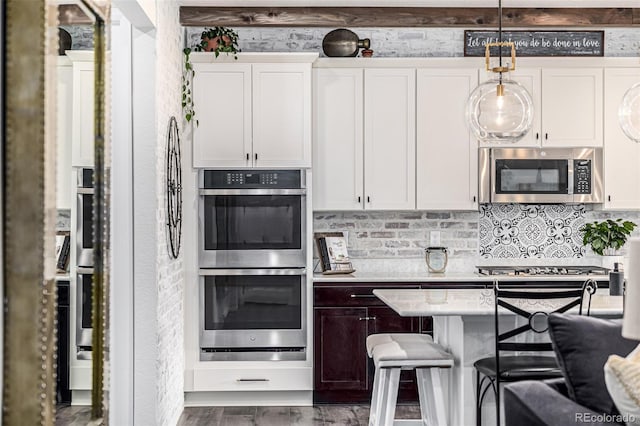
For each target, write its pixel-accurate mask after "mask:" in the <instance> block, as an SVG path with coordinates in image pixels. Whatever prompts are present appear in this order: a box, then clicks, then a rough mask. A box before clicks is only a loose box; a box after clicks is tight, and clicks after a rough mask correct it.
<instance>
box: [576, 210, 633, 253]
mask: <svg viewBox="0 0 640 426" xmlns="http://www.w3.org/2000/svg"><path fill="white" fill-rule="evenodd" d="M636 226H637V225H636V224H635V223H633V222H631V221H629V220H625V221H624V222H623V221H622V219H616V220H613V219H607V220H604V221H602V222H597V221H596V222H591V223H587V224H585V225H584V226H583V227H582V228H580V231H581V232H583V237H582V243H583V244H584V245H590V246H591V250H593V252H594V253H596V254H599V255H600V256H615V255H616V254H617V252H618V250H620V249H621V248H622V246H623V245H624V243H626V242H627V237H628V236H629V235H630V234H631V232H632V231H633V230H634V229H635V227H636Z"/></svg>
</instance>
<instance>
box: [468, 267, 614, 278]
mask: <svg viewBox="0 0 640 426" xmlns="http://www.w3.org/2000/svg"><path fill="white" fill-rule="evenodd" d="M477 268H478V273H480V274H482V275H524V276H528V275H607V274H608V273H609V270H608V269H607V268H603V267H601V266H540V265H536V266H477Z"/></svg>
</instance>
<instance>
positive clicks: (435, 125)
mask: <svg viewBox="0 0 640 426" xmlns="http://www.w3.org/2000/svg"><path fill="white" fill-rule="evenodd" d="M417 72H418V74H417V165H418V166H417V196H416V197H417V207H418V209H419V210H443V209H444V210H474V209H477V208H478V203H477V199H478V198H477V195H478V144H477V142H476V140H475V139H474V138H473V137H472V135H471V133H470V132H469V129H468V127H467V125H466V123H465V116H464V110H465V106H466V101H467V98H468V97H469V94H470V93H471V92H472V91H473V89H474V88H475V87H476V86H477V85H478V70H477V69H475V68H474V69H463V68H458V69H447V68H433V69H419V70H418V71H417Z"/></svg>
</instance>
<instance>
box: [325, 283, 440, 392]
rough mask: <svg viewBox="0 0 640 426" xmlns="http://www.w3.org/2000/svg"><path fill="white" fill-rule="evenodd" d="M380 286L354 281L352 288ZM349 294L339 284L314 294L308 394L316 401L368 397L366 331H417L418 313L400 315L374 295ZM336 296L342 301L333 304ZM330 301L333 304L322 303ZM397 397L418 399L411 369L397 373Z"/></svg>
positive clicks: (370, 372) (369, 371)
mask: <svg viewBox="0 0 640 426" xmlns="http://www.w3.org/2000/svg"><path fill="white" fill-rule="evenodd" d="M379 287H380V285H376V286H375V287H374V286H371V287H370V288H366V287H364V288H363V286H359V287H358V288H357V289H356V290H358V291H359V293H358V294H362V292H363V291H365V290H367V291H368V292H371V291H373V289H374V288H379ZM348 293H349V292H345V291H344V287H338V288H336V294H332V291H331V289H330V288H327V287H326V286H325V287H323V288H322V291H321V292H318V293H317V294H316V295H315V305H316V306H315V307H314V392H313V395H314V402H316V403H333V404H341V403H368V402H370V400H371V390H372V388H373V377H374V372H375V368H374V365H373V361H372V360H370V359H369V357H368V356H367V349H366V339H367V336H368V335H370V334H374V333H419V332H421V324H425V322H424V320H422V321H421V318H410V317H401V316H399V315H398V314H396V313H395V312H394V311H393V310H392V309H390V308H388V307H386V306H384V305H383V304H382V303H381V302H380V301H379V300H378V299H377V298H375V296H374V298H363V297H355V298H354V297H351V296H350V294H348ZM340 295H343V297H344V305H346V306H335V305H338V304H340V297H339V296H340ZM329 304H330V305H333V306H323V305H329ZM354 305H359V306H354ZM428 331H431V330H428ZM398 400H399V401H401V402H408V401H417V400H418V392H417V388H416V384H415V373H414V372H412V371H403V372H402V375H401V383H400V391H399V394H398Z"/></svg>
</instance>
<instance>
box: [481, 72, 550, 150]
mask: <svg viewBox="0 0 640 426" xmlns="http://www.w3.org/2000/svg"><path fill="white" fill-rule="evenodd" d="M497 77H498V74H496V73H492V72H484V70H483V71H480V78H481V80H482V81H486V80H490V79H494V78H497ZM504 78H505V79H507V80H513V81H515V82H517V83H520V84H521V85H523V86H524V88H525V89H527V91H528V92H529V95H531V100H532V101H533V124H532V125H531V130H530V131H529V133H527V134H526V135H525V136H524V137H523V138H522V139H520V140H519V141H518V142H516V143H507V144H495V143H483V144H482V146H483V147H491V146H495V147H499V148H505V147H512V148H526V147H539V146H540V138H541V134H540V132H541V131H542V130H541V127H542V124H541V116H542V115H541V105H542V102H541V93H542V85H541V75H540V68H516V70H515V71H512V72H510V73H507V74H504Z"/></svg>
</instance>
